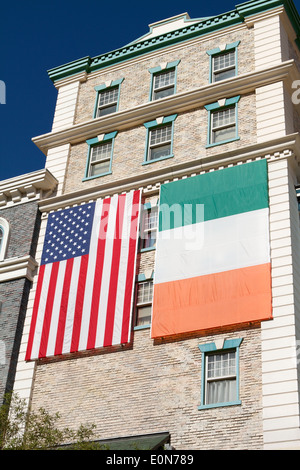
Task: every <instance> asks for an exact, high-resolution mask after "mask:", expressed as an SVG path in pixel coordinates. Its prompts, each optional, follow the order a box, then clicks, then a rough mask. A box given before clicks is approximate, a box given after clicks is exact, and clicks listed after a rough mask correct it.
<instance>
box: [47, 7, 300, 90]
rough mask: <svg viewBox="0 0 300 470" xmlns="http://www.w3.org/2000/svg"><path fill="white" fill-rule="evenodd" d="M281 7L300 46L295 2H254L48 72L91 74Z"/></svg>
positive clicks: (51, 74) (64, 75)
mask: <svg viewBox="0 0 300 470" xmlns="http://www.w3.org/2000/svg"><path fill="white" fill-rule="evenodd" d="M279 6H283V7H284V8H285V10H286V13H287V15H288V17H289V19H290V21H291V23H292V25H293V28H294V30H295V32H296V36H297V39H296V44H297V46H298V47H300V39H299V38H300V17H299V14H298V12H297V10H296V7H295V5H294V3H293V1H292V0H251V1H248V2H245V3H241V4H239V5H237V6H236V8H235V9H234V10H232V11H229V12H227V13H222V14H220V15H217V16H212V17H209V18H200V19H198V20H197V19H196V20H193V19H189V20H186V19H185V21H186V24H185V26H184V27H182V28H180V29H175V30H172V31H167V32H165V33H162V34H158V35H151V28H150V34H149V33H148V34H146V35H145V36H143V37H141V38H140V40H136V41H133V42H132V43H130V44H128V45H126V46H124V47H122V48H120V49H116V50H113V51H111V52H107V53H105V54H101V55H99V56H96V57H94V58H91V57H89V56H86V57H83V58H81V59H78V60H75V61H73V62H69V63H67V64H65V65H62V66H59V67H55V68H52V69H50V70H48V75H49V78H50V79H51V80H52V81H53V82H54V83H55V82H57V81H59V80H62V79H65V78H67V77H70V76H73V75H76V74H79V73H81V74H82V73H91V72H94V71H96V70H99V69H102V68H105V67H108V66H111V65H114V64H116V63H120V62H124V61H126V60H129V59H132V58H134V57H137V56H140V55H143V54H147V53H150V52H152V51H154V50H158V49H162V48H165V47H167V46H170V45H173V44H177V43H179V42H184V41H187V40H189V39H193V38H195V37H199V36H202V35H205V34H209V33H212V32H214V31H218V30H221V29H224V28H228V27H229V26H233V25H238V24H242V23H244V22H245V20H246V18H248V17H250V16H253V15H257V14H259V13H262V12H264V11H269V10H272V9H274V8H277V7H279ZM181 16H182V15H181ZM178 17H180V15H178ZM165 21H166V20H163V21H161V22H158V23H154V24H156V25H157V24H159V23H161V24H163V23H164V22H165ZM195 21H196V22H195ZM150 27H153V25H150Z"/></svg>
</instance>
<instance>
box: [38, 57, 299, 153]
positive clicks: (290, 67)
mask: <svg viewBox="0 0 300 470" xmlns="http://www.w3.org/2000/svg"><path fill="white" fill-rule="evenodd" d="M296 79H299V73H298V71H297V67H296V65H295V63H294V61H293V60H290V61H287V62H284V63H282V64H279V65H277V66H275V67H274V66H273V67H270V68H266V69H261V70H259V71H254V72H250V73H246V74H242V75H238V76H236V77H234V78H231V79H229V80H223V81H222V82H216V83H212V84H208V85H205V86H201V87H199V88H195V89H192V90H188V91H185V92H182V93H176V94H175V95H172V96H169V97H166V98H162V99H161V100H156V101H150V102H147V103H144V104H142V105H139V106H136V107H134V108H130V109H126V110H124V111H118V112H116V113H113V114H109V115H107V116H103V117H99V118H96V119H91V120H89V121H85V122H83V123H80V124H76V125H73V126H71V127H68V128H66V129H62V130H57V131H54V132H49V133H47V134H43V135H41V136H37V137H34V138H33V139H32V140H33V142H34V143H35V144H36V145H37V147H38V148H39V149H40V150H41V151H42V152H43V153H44V154H45V155H46V154H47V151H48V149H49V148H52V147H56V146H60V145H64V144H67V143H69V144H72V145H73V144H77V143H80V142H85V141H86V140H87V139H90V138H93V137H95V136H97V135H99V134H106V133H109V132H112V131H116V130H117V131H123V130H125V129H130V128H132V127H134V126H138V125H143V124H144V123H145V122H148V121H151V120H154V119H156V118H157V117H158V116H168V115H170V114H174V113H176V114H177V113H180V112H185V111H188V110H189V109H193V108H195V107H197V108H199V107H201V106H204V105H206V104H209V103H211V102H214V101H217V100H219V99H221V98H230V97H232V96H235V95H237V94H239V95H242V94H246V93H250V92H252V91H254V90H255V89H256V88H257V87H260V86H263V85H268V84H270V83H274V82H276V81H281V80H286V81H288V82H290V84H291V83H292V82H293V80H296Z"/></svg>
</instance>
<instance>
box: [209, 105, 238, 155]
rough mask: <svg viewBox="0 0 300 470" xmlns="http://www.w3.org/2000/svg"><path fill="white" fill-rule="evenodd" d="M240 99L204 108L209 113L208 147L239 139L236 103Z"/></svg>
mask: <svg viewBox="0 0 300 470" xmlns="http://www.w3.org/2000/svg"><path fill="white" fill-rule="evenodd" d="M239 99H240V97H239V96H237V97H235V98H230V99H226V100H220V101H218V102H217V103H212V104H211V105H207V106H205V108H206V109H207V110H208V111H209V123H208V144H207V145H208V147H209V146H213V145H219V144H224V143H227V142H232V141H233V140H237V139H239V137H238V113H237V103H238V101H239Z"/></svg>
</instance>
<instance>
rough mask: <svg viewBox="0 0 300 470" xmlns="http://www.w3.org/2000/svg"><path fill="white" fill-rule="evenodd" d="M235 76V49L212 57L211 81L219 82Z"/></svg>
mask: <svg viewBox="0 0 300 470" xmlns="http://www.w3.org/2000/svg"><path fill="white" fill-rule="evenodd" d="M231 77H235V51H229V52H225V53H222V54H218V55H216V56H214V57H213V66H212V79H213V80H212V81H213V82H219V81H220V80H225V79H226V78H231Z"/></svg>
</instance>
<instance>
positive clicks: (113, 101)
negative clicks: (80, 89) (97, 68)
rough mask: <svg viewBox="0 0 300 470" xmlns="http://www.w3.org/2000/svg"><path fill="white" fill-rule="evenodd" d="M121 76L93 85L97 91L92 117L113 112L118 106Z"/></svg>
mask: <svg viewBox="0 0 300 470" xmlns="http://www.w3.org/2000/svg"><path fill="white" fill-rule="evenodd" d="M122 81H123V78H121V79H119V80H114V81H111V82H109V84H102V85H98V86H96V87H95V90H96V92H97V96H96V104H95V109H94V118H97V117H100V116H106V115H107V114H111V113H115V112H116V111H118V108H119V98H120V85H121V83H122Z"/></svg>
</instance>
